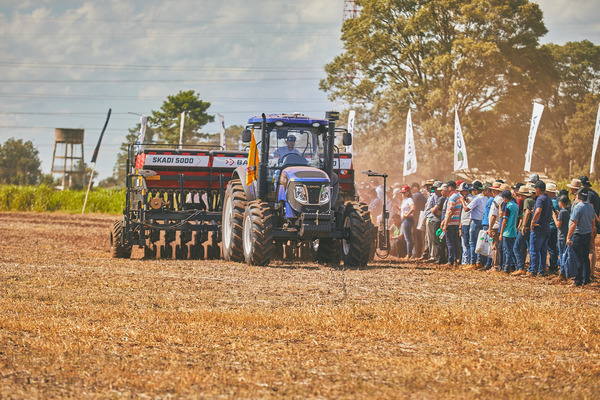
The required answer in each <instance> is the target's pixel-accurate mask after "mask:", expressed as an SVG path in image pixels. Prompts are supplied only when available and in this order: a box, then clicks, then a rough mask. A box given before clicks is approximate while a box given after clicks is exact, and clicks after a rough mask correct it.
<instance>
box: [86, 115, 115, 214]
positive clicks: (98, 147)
mask: <svg viewBox="0 0 600 400" xmlns="http://www.w3.org/2000/svg"><path fill="white" fill-rule="evenodd" d="M111 112H112V109H110V108H109V109H108V115H106V121H104V127H103V128H102V132H100V138H98V144H97V145H96V148H95V149H94V154H93V155H92V164H93V167H92V175H91V176H90V183H89V184H88V189H87V192H86V193H85V200H84V201H83V208H82V209H81V213H82V214H83V213H84V212H85V206H86V204H87V199H88V195H89V194H90V189H91V188H92V179H94V173H95V172H96V160H97V158H98V152H99V151H100V144H101V143H102V137H103V136H104V132H105V131H106V125H108V120H109V119H110V113H111Z"/></svg>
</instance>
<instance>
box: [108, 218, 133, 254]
mask: <svg viewBox="0 0 600 400" xmlns="http://www.w3.org/2000/svg"><path fill="white" fill-rule="evenodd" d="M110 256H111V257H112V258H129V257H131V246H127V245H126V244H124V243H123V222H122V221H116V222H115V223H114V224H113V225H112V227H111V228H110Z"/></svg>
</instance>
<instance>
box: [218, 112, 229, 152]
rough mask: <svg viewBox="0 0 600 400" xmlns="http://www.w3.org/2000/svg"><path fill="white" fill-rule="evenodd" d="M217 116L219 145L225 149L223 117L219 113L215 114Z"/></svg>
mask: <svg viewBox="0 0 600 400" xmlns="http://www.w3.org/2000/svg"><path fill="white" fill-rule="evenodd" d="M217 115H218V116H219V134H220V138H221V140H220V145H221V149H223V150H226V147H227V141H226V140H225V117H223V116H222V115H221V114H217Z"/></svg>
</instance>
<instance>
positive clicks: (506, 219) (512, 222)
mask: <svg viewBox="0 0 600 400" xmlns="http://www.w3.org/2000/svg"><path fill="white" fill-rule="evenodd" d="M502 202H503V203H504V204H505V205H506V207H505V208H504V213H503V216H502V225H501V226H500V236H502V247H503V250H504V265H503V267H504V272H506V273H507V274H508V273H510V272H511V271H512V270H513V269H514V268H515V254H514V247H515V239H516V238H517V219H518V217H519V206H518V205H517V203H516V202H515V199H514V198H513V197H512V193H511V192H510V190H505V191H503V192H502Z"/></svg>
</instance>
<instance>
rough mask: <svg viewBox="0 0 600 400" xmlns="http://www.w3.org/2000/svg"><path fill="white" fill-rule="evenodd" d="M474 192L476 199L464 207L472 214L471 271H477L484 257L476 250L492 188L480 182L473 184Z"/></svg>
mask: <svg viewBox="0 0 600 400" xmlns="http://www.w3.org/2000/svg"><path fill="white" fill-rule="evenodd" d="M473 191H474V192H475V193H474V194H475V197H474V198H473V199H472V200H471V201H470V202H469V203H466V204H464V205H463V207H464V208H463V210H465V211H469V212H470V213H471V226H470V227H469V234H470V238H469V239H470V240H469V245H470V246H471V260H470V266H469V269H476V268H477V264H478V263H480V259H481V257H482V256H481V255H480V254H477V253H475V248H476V247H477V238H478V236H479V232H480V231H481V227H482V224H483V216H484V214H485V206H486V203H487V200H488V198H489V197H490V196H491V195H492V192H491V190H490V186H489V185H488V186H487V188H486V187H484V186H483V184H482V183H481V182H480V181H474V182H473ZM486 230H487V228H486ZM481 264H483V263H481ZM480 266H481V265H480Z"/></svg>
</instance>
